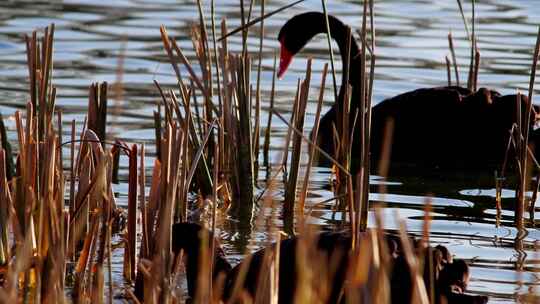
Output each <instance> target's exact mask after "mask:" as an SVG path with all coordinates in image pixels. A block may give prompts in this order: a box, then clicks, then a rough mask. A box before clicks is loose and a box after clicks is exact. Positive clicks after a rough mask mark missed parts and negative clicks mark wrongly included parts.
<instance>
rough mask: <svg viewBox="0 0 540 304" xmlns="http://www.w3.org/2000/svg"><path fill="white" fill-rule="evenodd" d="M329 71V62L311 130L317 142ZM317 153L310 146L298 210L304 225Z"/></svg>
mask: <svg viewBox="0 0 540 304" xmlns="http://www.w3.org/2000/svg"><path fill="white" fill-rule="evenodd" d="M327 73H328V64H325V65H324V68H323V73H322V79H321V87H320V91H319V99H318V102H317V110H316V112H315V123H314V124H313V129H312V131H311V141H313V142H315V141H316V140H317V136H318V133H319V121H320V118H321V108H322V102H323V98H324V90H325V88H326V75H327ZM314 155H315V148H314V146H311V147H310V148H309V158H308V162H307V164H306V172H305V174H304V181H303V183H302V191H300V198H299V200H298V210H299V215H300V217H299V222H300V224H301V225H302V223H303V220H304V205H305V201H306V196H307V192H308V185H309V176H310V173H311V166H312V164H313V157H314Z"/></svg>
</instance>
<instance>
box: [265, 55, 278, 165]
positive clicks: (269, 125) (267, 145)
mask: <svg viewBox="0 0 540 304" xmlns="http://www.w3.org/2000/svg"><path fill="white" fill-rule="evenodd" d="M276 64H277V58H276V54H275V53H274V65H273V68H272V88H271V89H270V108H269V110H268V122H267V123H266V129H265V131H264V144H263V157H264V163H263V164H264V166H265V167H266V168H267V171H268V172H269V163H268V151H269V150H270V133H271V131H272V114H273V112H274V111H273V110H274V97H275V92H276Z"/></svg>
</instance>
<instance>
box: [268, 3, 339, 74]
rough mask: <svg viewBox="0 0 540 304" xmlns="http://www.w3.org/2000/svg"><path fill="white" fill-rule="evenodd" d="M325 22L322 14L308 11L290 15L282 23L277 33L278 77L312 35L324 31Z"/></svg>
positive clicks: (283, 72)
mask: <svg viewBox="0 0 540 304" xmlns="http://www.w3.org/2000/svg"><path fill="white" fill-rule="evenodd" d="M329 17H331V16H329ZM331 18H333V17H331ZM325 24H326V23H325V21H324V14H322V13H319V12H308V13H303V14H299V15H296V16H294V17H292V18H291V19H289V20H288V21H287V22H286V23H285V24H284V25H283V27H282V28H281V30H280V31H279V34H278V40H279V43H280V45H281V51H280V57H279V70H278V77H279V78H281V77H282V76H283V74H285V71H287V68H288V67H289V64H290V63H291V61H292V58H293V56H294V55H296V53H298V52H300V50H302V48H303V47H304V46H305V45H306V44H307V43H308V42H309V41H310V40H311V38H313V36H315V35H317V34H318V33H321V32H324V31H325V30H324V28H325Z"/></svg>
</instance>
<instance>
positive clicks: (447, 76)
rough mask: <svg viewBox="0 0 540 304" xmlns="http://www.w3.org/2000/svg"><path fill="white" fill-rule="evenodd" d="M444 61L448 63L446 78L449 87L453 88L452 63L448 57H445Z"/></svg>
mask: <svg viewBox="0 0 540 304" xmlns="http://www.w3.org/2000/svg"><path fill="white" fill-rule="evenodd" d="M444 59H445V61H446V78H447V79H448V86H449V87H450V86H452V68H451V63H450V59H449V58H448V56H444Z"/></svg>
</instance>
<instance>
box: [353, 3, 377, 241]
mask: <svg viewBox="0 0 540 304" xmlns="http://www.w3.org/2000/svg"><path fill="white" fill-rule="evenodd" d="M367 1H368V0H364V12H363V16H362V40H363V41H364V43H362V51H361V68H362V72H361V75H362V76H361V79H362V82H361V84H362V85H361V86H360V92H361V98H362V100H361V108H360V126H361V128H360V130H362V137H361V143H362V145H361V147H362V155H361V158H360V159H361V170H360V174H361V178H360V180H361V182H362V187H361V188H360V189H357V191H360V194H361V200H360V201H359V202H358V207H357V208H356V210H357V217H356V225H358V226H357V227H355V231H354V233H358V231H365V230H366V229H367V215H368V211H369V174H370V156H369V151H370V138H371V98H372V91H373V89H372V87H373V78H374V75H375V73H374V70H375V57H374V56H375V34H374V32H375V28H374V21H373V18H374V12H373V3H372V0H369V1H370V5H369V10H370V13H369V18H370V19H371V28H370V32H371V34H370V35H371V43H372V45H371V48H372V51H373V54H372V57H371V62H370V65H371V67H370V73H369V76H368V75H366V48H367V42H366V41H367V39H366V35H367V25H366V24H367V18H368V4H367Z"/></svg>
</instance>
